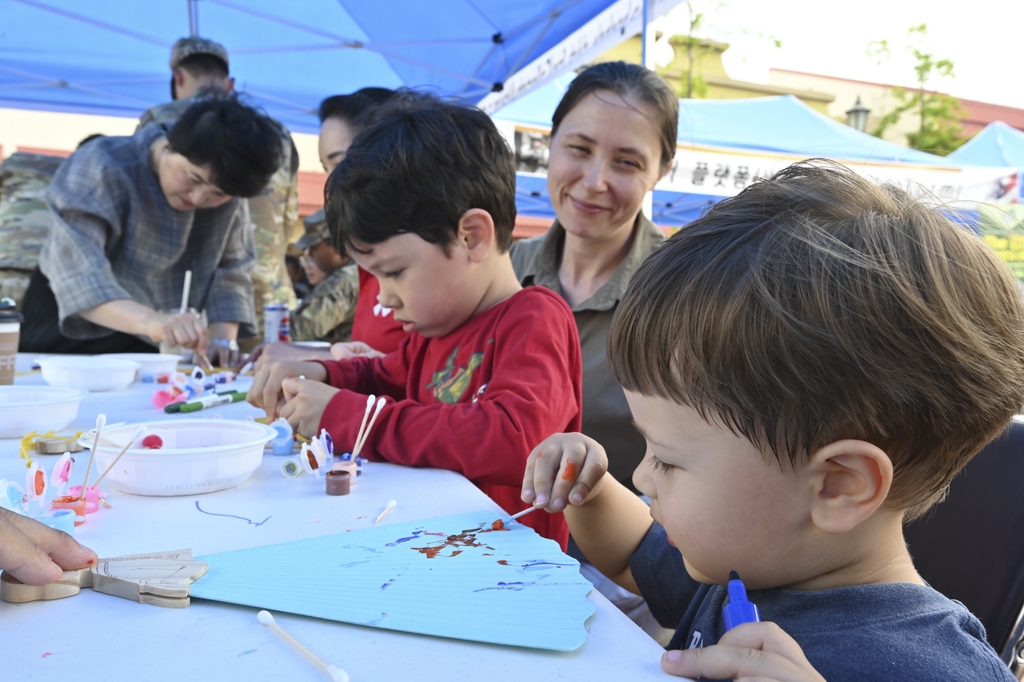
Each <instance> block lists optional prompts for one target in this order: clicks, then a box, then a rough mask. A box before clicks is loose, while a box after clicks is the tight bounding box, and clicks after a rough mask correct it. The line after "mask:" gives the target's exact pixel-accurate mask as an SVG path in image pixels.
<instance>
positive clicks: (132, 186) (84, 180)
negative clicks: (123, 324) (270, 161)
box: [39, 124, 256, 339]
mask: <svg viewBox="0 0 1024 682" xmlns="http://www.w3.org/2000/svg"><path fill="white" fill-rule="evenodd" d="M163 134H165V128H164V126H162V125H160V124H153V125H149V126H146V127H145V128H143V129H142V130H139V131H138V132H137V133H136V134H135V135H133V136H132V137H105V138H100V139H97V140H94V141H92V142H90V143H89V144H87V145H85V146H83V147H82V148H81V149H79V150H78V151H76V152H75V153H74V154H72V155H71V156H70V157H69V158H68V159H67V160H66V161H65V162H64V163H63V164H62V165H61V167H60V169H59V170H58V171H57V174H56V175H55V176H54V178H53V183H52V184H51V185H50V189H49V192H48V193H47V195H46V201H47V204H48V206H49V208H50V213H51V217H52V219H53V227H52V229H51V231H50V235H49V237H48V238H47V240H46V242H45V244H44V245H43V250H42V253H41V255H40V259H39V267H40V269H41V270H42V272H43V274H45V275H46V276H47V277H48V278H49V280H50V287H51V288H52V289H53V293H54V295H55V296H56V298H57V305H58V308H59V311H60V312H59V315H60V328H61V332H63V333H64V335H65V336H68V337H71V338H79V339H88V338H98V337H102V336H105V335H108V334H110V333H111V330H109V329H107V328H105V327H101V326H98V325H95V324H92V323H91V322H88V321H87V320H85V319H84V318H82V317H81V316H79V313H80V312H82V311H84V310H89V309H91V308H95V307H96V306H98V305H100V304H101V303H106V302H107V301H114V300H118V299H133V300H135V301H137V302H139V303H142V304H143V305H147V306H149V307H150V308H153V309H154V310H175V309H177V308H179V306H180V305H181V291H182V286H183V284H184V281H185V271H186V270H191V271H192V289H191V294H190V296H189V306H190V307H192V308H195V309H197V310H205V311H206V316H207V320H208V321H209V322H211V323H212V322H238V323H240V327H239V338H245V337H248V336H252V335H253V333H254V331H255V330H254V321H255V314H254V309H253V298H252V279H251V278H250V276H249V271H250V270H251V269H252V266H253V263H255V260H256V254H255V249H254V247H253V239H252V227H251V223H250V222H249V219H248V216H247V215H246V211H245V202H242V201H239V200H238V199H232V200H231V201H229V202H227V203H226V204H224V205H223V206H218V207H217V208H211V209H202V210H194V211H176V210H174V209H173V208H171V206H170V204H168V203H167V200H166V199H165V198H164V195H163V192H162V191H161V189H160V183H159V181H158V179H157V177H156V173H155V172H154V171H153V169H152V167H151V165H150V154H149V147H150V145H151V144H152V143H153V142H154V141H155V140H156V139H157V137H159V136H160V135H163Z"/></svg>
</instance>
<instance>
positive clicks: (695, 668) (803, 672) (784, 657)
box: [661, 622, 825, 682]
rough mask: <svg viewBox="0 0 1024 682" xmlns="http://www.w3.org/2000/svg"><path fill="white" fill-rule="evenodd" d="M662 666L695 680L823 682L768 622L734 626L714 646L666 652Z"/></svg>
mask: <svg viewBox="0 0 1024 682" xmlns="http://www.w3.org/2000/svg"><path fill="white" fill-rule="evenodd" d="M661 667H662V668H663V669H664V670H665V672H667V673H669V674H672V675H677V676H679V677H691V678H694V679H696V678H698V677H701V678H708V679H715V680H733V679H735V680H759V681H762V682H770V681H774V682H825V678H824V677H822V676H821V675H820V674H819V673H818V671H817V670H815V669H814V667H813V666H812V665H811V664H810V662H809V661H808V660H807V657H806V656H805V655H804V652H803V649H801V648H800V645H799V644H797V643H796V640H794V639H793V638H792V637H790V636H789V635H788V634H786V632H785V631H784V630H783V629H782V628H780V627H779V626H778V625H776V624H775V623H770V622H763V623H743V624H742V625H737V626H736V627H735V628H733V629H732V630H729V631H728V632H726V633H725V634H724V635H722V638H721V639H720V640H718V644H715V645H713V646H709V647H704V648H701V649H686V650H685V651H680V650H678V649H676V650H673V651H666V652H665V653H664V654H663V655H662V657H661Z"/></svg>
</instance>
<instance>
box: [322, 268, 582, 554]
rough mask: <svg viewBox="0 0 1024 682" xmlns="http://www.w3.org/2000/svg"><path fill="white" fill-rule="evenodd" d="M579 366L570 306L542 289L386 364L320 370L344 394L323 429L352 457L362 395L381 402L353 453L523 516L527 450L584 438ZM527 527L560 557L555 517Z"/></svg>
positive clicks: (563, 533) (406, 348)
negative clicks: (447, 482)
mask: <svg viewBox="0 0 1024 682" xmlns="http://www.w3.org/2000/svg"><path fill="white" fill-rule="evenodd" d="M581 362H582V361H581V358H580V342H579V335H578V333H577V331H576V322H575V320H574V319H573V316H572V312H571V311H570V310H569V306H568V305H566V303H565V301H563V300H562V298H561V297H560V296H558V295H557V294H555V293H553V292H552V291H550V290H549V289H545V288H543V287H527V288H526V289H523V290H522V291H520V292H518V293H516V294H515V295H513V296H511V297H510V298H508V299H507V300H505V301H502V302H501V303H499V304H497V305H495V306H493V307H491V308H489V309H487V310H485V311H484V312H482V313H480V314H479V315H476V316H474V317H472V318H470V320H469V321H467V322H466V323H465V324H463V325H462V326H461V327H459V328H458V329H457V330H455V331H454V332H452V333H451V334H449V335H447V336H444V337H439V338H426V337H424V336H421V335H420V334H417V333H413V334H411V335H410V336H409V337H408V338H407V339H406V340H405V341H403V342H402V343H401V344H400V345H399V347H398V350H396V351H395V352H394V353H391V354H390V355H387V356H386V357H383V358H356V359H353V360H346V361H341V362H332V361H326V362H323V363H322V364H323V366H324V367H325V368H326V369H327V375H328V383H330V384H331V385H332V386H335V387H338V388H341V389H342V390H341V392H339V393H338V394H337V395H336V396H335V397H334V398H332V399H331V402H330V403H328V405H327V408H326V409H325V410H324V414H323V417H322V418H321V420H320V427H321V428H325V429H327V431H328V433H330V434H331V438H333V439H334V443H335V447H336V448H341V449H343V450H349V451H350V450H351V448H352V446H353V444H354V441H355V437H356V432H357V431H358V429H359V423H360V421H361V420H362V418H363V413H364V411H365V409H366V396H367V395H368V394H371V393H372V394H375V395H377V396H385V397H386V398H387V399H388V400H387V403H386V404H385V406H384V408H383V409H382V410H381V412H380V415H379V416H378V417H377V421H376V422H375V424H374V427H373V430H372V431H371V432H370V434H369V437H368V438H367V440H366V444H365V445H364V446H363V450H362V453H361V454H363V455H364V456H365V457H367V458H368V459H371V460H375V459H384V460H387V461H390V462H395V463H397V464H406V465H410V466H430V467H438V468H441V469H450V470H452V471H457V472H459V473H461V474H462V475H463V476H465V477H466V478H468V479H469V480H471V481H472V482H473V483H475V484H476V485H477V486H478V487H479V488H480V489H481V490H482V491H484V492H485V493H486V494H488V495H490V497H491V498H492V499H493V500H494V501H495V502H497V503H498V504H499V505H501V507H502V509H504V510H505V511H507V512H509V513H510V514H511V513H514V512H517V511H520V510H522V509H523V508H524V505H523V502H522V501H521V500H520V498H519V493H520V490H521V488H522V483H523V472H524V471H525V470H526V458H527V456H529V454H530V451H531V450H532V449H533V448H534V447H535V446H536V445H537V444H538V443H540V442H541V441H542V440H543V439H544V438H547V437H548V436H550V435H551V434H553V433H561V432H572V431H579V429H580V425H581V415H582V405H583V403H582V400H583V399H582V395H583V394H582V386H581V382H582V375H583V369H582V364H581ZM523 522H524V523H525V524H527V525H529V526H531V527H533V528H534V529H535V530H536V531H537V532H538V533H540V534H541V535H543V536H544V537H548V538H551V539H552V540H556V541H558V542H559V543H560V544H561V545H562V547H563V549H564V548H565V545H566V542H567V541H568V538H569V529H568V527H567V526H566V523H565V519H564V518H563V517H562V515H561V514H547V513H536V514H530V515H529V516H526V517H524V518H523Z"/></svg>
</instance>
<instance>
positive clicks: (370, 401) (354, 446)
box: [352, 395, 376, 458]
mask: <svg viewBox="0 0 1024 682" xmlns="http://www.w3.org/2000/svg"><path fill="white" fill-rule="evenodd" d="M374 400H376V396H374V395H368V396H366V411H365V412H363V421H361V422H360V423H359V430H358V431H356V440H355V442H354V443H352V457H353V458H354V457H355V456H356V455H358V454H359V441H360V440H362V438H363V430H364V429H365V428H366V421H367V420H368V419H369V418H370V412H372V411H373V401H374Z"/></svg>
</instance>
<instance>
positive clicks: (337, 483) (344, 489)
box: [325, 471, 352, 495]
mask: <svg viewBox="0 0 1024 682" xmlns="http://www.w3.org/2000/svg"><path fill="white" fill-rule="evenodd" d="M325 478H326V479H327V494H328V495H348V493H349V490H351V486H352V475H351V474H350V473H348V472H347V471H328V472H327V474H326V475H325Z"/></svg>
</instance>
